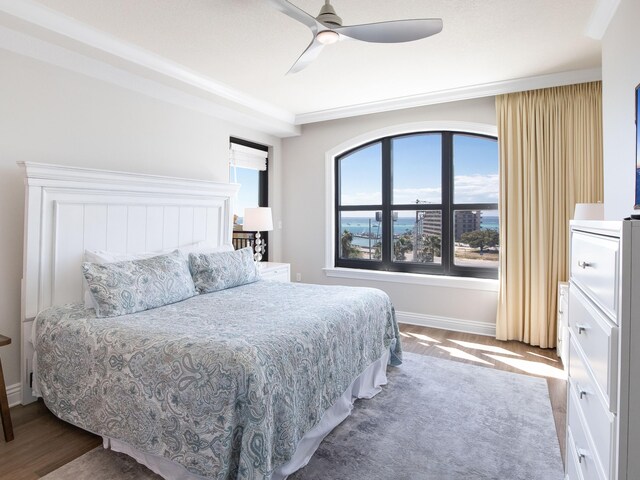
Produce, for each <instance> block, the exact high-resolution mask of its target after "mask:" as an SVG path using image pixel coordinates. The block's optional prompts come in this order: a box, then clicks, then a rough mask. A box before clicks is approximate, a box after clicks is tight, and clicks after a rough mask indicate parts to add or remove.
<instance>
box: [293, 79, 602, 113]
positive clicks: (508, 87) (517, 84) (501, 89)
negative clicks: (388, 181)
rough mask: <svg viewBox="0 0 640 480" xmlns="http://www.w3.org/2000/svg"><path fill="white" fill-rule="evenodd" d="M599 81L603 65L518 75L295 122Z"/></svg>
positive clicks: (347, 108)
mask: <svg viewBox="0 0 640 480" xmlns="http://www.w3.org/2000/svg"><path fill="white" fill-rule="evenodd" d="M596 80H602V70H601V69H600V68H593V69H587V70H574V71H570V72H562V73H554V74H549V75H539V76H535V77H527V78H517V79H513V80H505V81H501V82H493V83H485V84H482V85H474V86H470V87H461V88H452V89H450V90H441V91H439V92H433V93H424V94H419V95H410V96H407V97H398V98H392V99H389V100H382V101H379V102H371V103H363V104H360V105H352V106H348V107H341V108H333V109H330V110H322V111H318V112H310V113H303V114H300V115H296V121H295V123H296V125H305V124H307V123H315V122H324V121H327V120H337V119H340V118H347V117H355V116H357V115H370V114H373V113H381V112H388V111H392V110H400V109H404V108H414V107H422V106H425V105H435V104H438V103H447V102H456V101H459V100H469V99H472V98H481V97H489V96H493V95H502V94H505V93H514V92H524V91H527V90H536V89H539V88H549V87H559V86H562V85H572V84H576V83H584V82H593V81H596Z"/></svg>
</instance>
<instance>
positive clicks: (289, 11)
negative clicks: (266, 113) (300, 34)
mask: <svg viewBox="0 0 640 480" xmlns="http://www.w3.org/2000/svg"><path fill="white" fill-rule="evenodd" d="M268 1H269V2H270V3H271V4H272V5H273V6H274V7H275V8H277V9H278V10H279V11H281V12H282V13H284V14H285V15H288V16H289V17H291V18H293V19H294V20H297V21H298V22H300V23H303V24H305V25H306V26H307V27H309V29H310V30H311V33H313V40H312V41H311V43H310V44H309V46H308V47H307V49H306V50H305V51H304V52H303V53H302V55H300V57H299V58H298V60H296V62H295V63H294V64H293V66H292V67H291V69H290V70H289V71H288V72H287V73H296V72H299V71H300V70H302V69H303V68H305V67H306V66H307V65H309V64H310V63H311V62H312V61H314V60H315V59H316V58H317V57H318V55H319V54H320V52H321V51H322V48H323V47H324V46H325V45H329V44H332V43H336V42H337V41H339V40H342V39H344V38H349V39H355V40H361V41H363V42H372V43H402V42H412V41H414V40H420V39H422V38H426V37H430V36H431V35H435V34H436V33H440V32H441V31H442V19H441V18H419V19H411V20H395V21H390V22H379V23H366V24H362V25H346V26H342V19H341V18H340V17H339V16H338V15H337V14H336V11H335V9H334V8H333V6H332V5H331V2H330V0H325V3H324V5H323V7H322V8H321V9H320V13H319V14H318V16H317V17H313V16H311V15H309V14H308V13H307V12H305V11H303V10H300V9H299V8H298V7H296V6H295V5H293V4H291V3H290V2H288V1H287V0H268Z"/></svg>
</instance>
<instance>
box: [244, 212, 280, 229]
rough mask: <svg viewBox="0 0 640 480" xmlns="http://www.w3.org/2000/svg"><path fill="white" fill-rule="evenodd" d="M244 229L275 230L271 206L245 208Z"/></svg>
mask: <svg viewBox="0 0 640 480" xmlns="http://www.w3.org/2000/svg"><path fill="white" fill-rule="evenodd" d="M242 229H243V230H246V231H250V232H268V231H271V230H273V218H272V216H271V208H269V207H255V208H245V209H244V218H243V223H242Z"/></svg>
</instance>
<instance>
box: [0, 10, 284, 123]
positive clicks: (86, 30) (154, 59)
mask: <svg viewBox="0 0 640 480" xmlns="http://www.w3.org/2000/svg"><path fill="white" fill-rule="evenodd" d="M0 11H3V12H5V13H7V14H9V15H12V16H14V17H17V18H20V19H21V20H24V21H26V22H29V23H32V24H34V25H38V26H39V27H42V28H45V29H47V30H50V31H52V32H55V33H58V34H60V35H64V36H66V37H69V38H72V39H73V40H76V41H78V42H81V43H83V44H85V45H89V46H91V47H93V48H97V49H99V50H102V51H104V52H107V53H109V54H111V55H115V56H117V57H119V58H122V59H124V60H127V61H129V62H132V63H134V64H136V65H140V66H143V67H145V68H148V69H150V70H153V71H155V72H158V73H161V74H163V75H166V76H168V77H170V78H173V79H176V80H179V81H181V82H184V83H186V84H188V85H191V86H194V87H197V88H200V89H202V90H204V91H206V92H209V93H213V94H214V95H217V96H219V97H222V98H224V99H226V100H230V101H232V102H234V103H237V104H238V105H242V106H243V107H247V108H250V109H252V110H255V111H256V112H258V113H260V114H262V115H266V116H269V117H272V118H274V119H276V120H279V121H280V122H287V123H291V124H293V121H294V115H293V113H291V112H289V111H287V110H283V109H280V108H278V107H275V106H274V105H271V104H269V103H266V102H263V101H262V100H259V99H257V98H254V97H251V96H249V95H246V94H244V93H243V92H241V91H239V90H236V89H234V88H232V87H229V86H228V85H224V84H222V83H220V82H217V81H215V80H213V79H211V78H208V77H205V76H203V75H201V74H199V73H197V72H195V71H193V70H190V69H188V68H187V67H185V66H183V65H180V64H179V63H176V62H172V61H171V60H168V59H166V58H164V57H161V56H160V55H156V54H155V53H152V52H150V51H148V50H145V49H143V48H139V47H137V46H135V45H132V44H130V43H128V42H124V41H122V40H119V39H118V38H116V37H114V36H112V35H109V34H106V33H104V32H102V31H100V30H97V29H95V28H92V27H90V26H89V25H86V24H84V23H82V22H79V21H77V20H75V19H73V18H71V17H68V16H66V15H63V14H61V13H59V12H56V11H55V10H52V9H50V8H47V7H45V6H43V5H41V4H39V3H36V2H34V1H32V0H20V1H16V0H0Z"/></svg>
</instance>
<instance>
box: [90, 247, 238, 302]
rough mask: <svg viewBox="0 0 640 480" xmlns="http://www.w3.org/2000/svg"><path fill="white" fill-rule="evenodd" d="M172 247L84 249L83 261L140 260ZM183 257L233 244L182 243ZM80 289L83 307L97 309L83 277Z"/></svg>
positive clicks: (164, 251) (228, 250) (222, 248)
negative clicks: (132, 250)
mask: <svg viewBox="0 0 640 480" xmlns="http://www.w3.org/2000/svg"><path fill="white" fill-rule="evenodd" d="M172 250H174V249H170V250H162V251H159V252H139V253H118V252H109V251H106V250H85V251H84V261H85V262H90V263H113V262H124V261H126V260H141V259H143V258H150V257H155V256H157V255H162V254H164V253H169V252H171V251H172ZM178 250H180V251H181V252H182V253H183V255H184V256H185V258H186V257H187V256H188V255H189V254H190V253H195V252H198V253H213V252H230V251H233V245H232V244H230V243H225V244H223V245H213V244H212V243H211V242H208V241H206V240H204V241H202V242H196V243H191V244H189V245H184V246H182V247H178ZM82 290H83V291H84V308H93V309H96V310H97V307H98V306H97V304H96V302H95V300H94V299H93V296H92V295H91V292H90V291H89V286H88V285H87V280H86V279H85V278H83V279H82Z"/></svg>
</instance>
